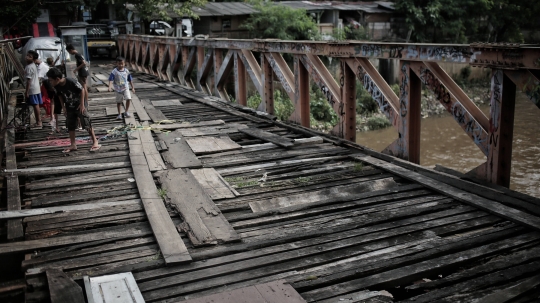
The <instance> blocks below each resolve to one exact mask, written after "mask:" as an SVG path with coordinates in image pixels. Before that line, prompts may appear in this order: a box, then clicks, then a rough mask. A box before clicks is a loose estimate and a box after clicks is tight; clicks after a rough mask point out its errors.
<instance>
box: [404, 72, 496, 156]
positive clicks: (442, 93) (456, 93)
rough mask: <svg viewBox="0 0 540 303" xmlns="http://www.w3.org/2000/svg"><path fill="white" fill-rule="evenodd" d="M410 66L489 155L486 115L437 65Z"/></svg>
mask: <svg viewBox="0 0 540 303" xmlns="http://www.w3.org/2000/svg"><path fill="white" fill-rule="evenodd" d="M410 66H411V70H413V71H414V73H415V74H416V75H417V76H418V77H420V80H421V81H422V83H424V85H426V86H427V87H428V88H429V89H430V90H431V91H432V92H433V93H434V94H435V95H436V97H437V99H438V100H439V102H440V103H441V104H442V106H444V108H446V110H447V111H448V112H449V113H450V114H451V115H452V116H453V117H454V120H456V122H457V123H458V124H459V126H461V128H462V129H463V130H464V131H465V132H466V133H467V135H468V136H469V137H470V138H471V140H473V142H474V143H475V144H476V145H477V146H478V148H480V150H481V151H482V152H483V153H484V155H487V153H488V142H487V141H488V140H487V136H488V135H487V130H488V124H489V121H488V120H487V118H486V116H485V115H484V113H483V112H482V111H481V110H480V109H479V108H478V107H477V106H476V105H475V104H474V103H473V102H472V101H471V99H469V97H467V95H466V94H465V93H464V92H463V91H462V90H461V88H460V87H459V86H457V84H456V83H455V82H454V80H452V78H450V76H448V74H446V72H445V71H444V70H442V68H441V67H440V66H439V65H438V64H437V63H434V62H426V63H422V62H411V63H410ZM473 113H474V114H473ZM477 119H478V120H477Z"/></svg>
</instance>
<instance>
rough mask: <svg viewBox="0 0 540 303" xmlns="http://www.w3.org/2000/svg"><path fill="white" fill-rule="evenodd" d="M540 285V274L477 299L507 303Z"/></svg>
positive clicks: (485, 301)
mask: <svg viewBox="0 0 540 303" xmlns="http://www.w3.org/2000/svg"><path fill="white" fill-rule="evenodd" d="M538 285H540V275H535V276H533V277H532V278H529V279H527V280H525V281H523V282H521V283H519V284H518V285H514V286H512V287H508V288H505V289H502V290H499V291H496V292H495V293H492V294H490V295H487V296H485V297H483V298H482V299H480V300H478V301H476V302H478V303H507V302H512V301H513V299H515V298H517V297H518V296H520V295H522V294H524V293H526V292H528V291H530V290H532V289H533V288H535V287H538Z"/></svg>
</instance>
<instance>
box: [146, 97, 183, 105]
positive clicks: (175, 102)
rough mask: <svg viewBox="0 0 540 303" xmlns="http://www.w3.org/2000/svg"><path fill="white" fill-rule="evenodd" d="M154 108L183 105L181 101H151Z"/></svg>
mask: <svg viewBox="0 0 540 303" xmlns="http://www.w3.org/2000/svg"><path fill="white" fill-rule="evenodd" d="M150 102H152V105H153V106H178V105H182V103H181V102H180V100H179V99H170V100H155V101H150Z"/></svg>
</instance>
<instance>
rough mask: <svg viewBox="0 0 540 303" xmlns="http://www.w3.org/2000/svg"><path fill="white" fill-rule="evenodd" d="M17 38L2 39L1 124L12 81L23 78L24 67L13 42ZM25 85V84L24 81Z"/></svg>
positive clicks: (0, 61)
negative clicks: (14, 78)
mask: <svg viewBox="0 0 540 303" xmlns="http://www.w3.org/2000/svg"><path fill="white" fill-rule="evenodd" d="M14 40H17V39H11V40H3V41H0V125H2V123H3V122H4V121H3V119H4V118H5V113H7V106H8V102H9V98H10V95H11V93H10V82H11V81H12V79H13V77H15V76H19V78H20V79H21V80H23V76H24V69H23V66H22V65H21V63H20V60H19V59H18V57H19V56H20V55H19V54H16V53H15V51H14V49H13V45H12V42H13V41H14ZM22 82H23V86H24V83H25V82H24V81H22Z"/></svg>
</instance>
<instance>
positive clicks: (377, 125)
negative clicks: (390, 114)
mask: <svg viewBox="0 0 540 303" xmlns="http://www.w3.org/2000/svg"><path fill="white" fill-rule="evenodd" d="M391 125H392V123H390V121H388V118H386V116H383V115H373V116H371V117H369V118H368V119H367V122H366V126H367V127H368V128H369V130H377V129H382V128H387V127H388V126H391Z"/></svg>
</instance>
